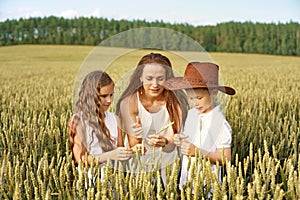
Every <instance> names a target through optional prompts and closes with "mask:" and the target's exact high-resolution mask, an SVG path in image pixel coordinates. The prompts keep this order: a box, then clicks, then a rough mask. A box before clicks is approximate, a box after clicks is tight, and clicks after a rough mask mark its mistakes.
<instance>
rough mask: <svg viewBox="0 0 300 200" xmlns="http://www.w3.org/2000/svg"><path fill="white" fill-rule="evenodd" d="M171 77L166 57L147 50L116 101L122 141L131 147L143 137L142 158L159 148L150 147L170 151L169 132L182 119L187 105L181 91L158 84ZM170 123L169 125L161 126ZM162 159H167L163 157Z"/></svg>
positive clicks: (172, 145)
mask: <svg viewBox="0 0 300 200" xmlns="http://www.w3.org/2000/svg"><path fill="white" fill-rule="evenodd" d="M173 77H174V74H173V71H172V65H171V62H170V60H169V59H168V58H167V57H165V56H163V55H161V54H159V53H150V54H147V55H145V56H143V57H142V59H141V60H140V61H139V63H138V65H137V67H136V69H135V71H134V72H133V74H132V76H131V79H130V83H129V85H128V87H127V88H126V89H125V91H124V92H123V94H122V95H121V97H120V99H119V101H118V103H117V108H116V109H117V114H118V115H119V116H120V117H121V120H122V123H123V124H124V128H125V132H126V133H127V138H126V145H128V146H129V147H133V146H135V145H136V144H140V143H142V140H144V144H145V147H146V150H147V151H146V156H143V157H142V159H143V160H144V161H149V159H148V158H149V157H150V156H151V154H152V156H153V157H157V156H158V154H157V155H153V152H154V151H156V153H157V150H159V148H154V147H162V150H163V151H164V152H169V153H170V152H172V151H173V150H174V147H175V145H174V143H173V136H174V134H175V133H179V132H180V129H181V126H182V125H183V123H184V120H185V117H186V114H187V107H186V106H187V105H188V103H187V100H186V97H185V95H184V93H183V92H182V91H168V90H165V89H164V87H163V86H162V85H163V83H164V82H165V81H166V80H167V79H170V78H173ZM136 117H138V121H137V122H136ZM139 121H140V122H139ZM171 124H172V126H169V128H166V129H164V127H166V126H167V127H168V125H171ZM162 129H164V130H162ZM151 149H152V150H154V151H151ZM147 154H148V157H147ZM164 155H165V156H168V155H167V154H164ZM172 159H174V157H172ZM162 160H163V161H166V162H169V161H170V160H168V159H164V158H163V159H162ZM173 161H174V160H171V162H173ZM150 163H153V162H150Z"/></svg>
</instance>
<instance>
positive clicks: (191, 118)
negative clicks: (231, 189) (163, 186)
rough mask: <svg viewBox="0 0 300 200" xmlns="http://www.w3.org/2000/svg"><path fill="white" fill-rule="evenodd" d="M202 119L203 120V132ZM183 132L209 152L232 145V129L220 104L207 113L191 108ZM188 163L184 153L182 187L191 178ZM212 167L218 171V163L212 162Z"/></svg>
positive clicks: (197, 145)
mask: <svg viewBox="0 0 300 200" xmlns="http://www.w3.org/2000/svg"><path fill="white" fill-rule="evenodd" d="M200 120H202V128H201V133H200ZM182 134H184V135H188V136H189V138H188V142H191V143H192V144H194V145H195V146H196V147H197V148H201V149H203V150H205V151H208V152H216V151H217V149H221V148H230V147H231V140H232V136H231V135H232V130H231V127H230V125H229V123H228V122H227V121H226V119H225V117H224V115H223V113H222V112H221V109H220V106H219V105H218V106H216V107H215V108H214V109H213V110H211V111H210V112H208V113H205V114H200V113H199V112H198V110H197V109H196V108H192V109H191V110H189V112H188V115H187V118H186V122H185V125H184V129H183V131H182ZM194 161H195V157H191V163H192V162H194ZM187 165H188V157H187V156H185V155H183V160H182V169H181V177H180V184H179V186H180V188H181V187H182V185H183V184H185V183H186V182H187V181H188V179H189V173H188V171H187ZM211 168H212V170H214V171H216V165H214V164H211ZM199 175H200V174H199ZM220 176H221V174H219V179H220V178H221V177H220ZM220 181H221V179H220Z"/></svg>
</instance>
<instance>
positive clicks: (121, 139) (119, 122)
mask: <svg viewBox="0 0 300 200" xmlns="http://www.w3.org/2000/svg"><path fill="white" fill-rule="evenodd" d="M115 116H116V119H117V123H118V127H117V129H118V144H117V146H118V147H124V139H123V135H122V124H121V120H120V118H119V117H118V116H117V115H115Z"/></svg>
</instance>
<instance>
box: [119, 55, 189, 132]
mask: <svg viewBox="0 0 300 200" xmlns="http://www.w3.org/2000/svg"><path fill="white" fill-rule="evenodd" d="M150 63H157V64H160V65H162V66H163V67H164V68H165V70H166V79H170V78H174V73H173V71H172V64H171V62H170V60H169V59H168V58H167V57H166V56H163V55H161V54H159V53H150V54H147V55H145V56H143V57H142V59H141V60H140V61H139V63H138V65H137V67H136V69H135V71H134V72H133V74H132V75H131V77H130V82H129V85H128V87H127V88H126V89H125V91H124V92H123V93H122V95H121V97H120V98H119V100H118V102H117V105H116V113H117V115H119V116H120V117H121V110H120V104H121V102H122V100H124V99H125V98H126V97H129V96H131V95H133V94H136V93H137V91H141V90H142V87H143V84H142V82H141V81H140V77H141V76H142V73H143V70H144V67H145V65H146V64H150ZM163 95H164V97H165V100H166V106H167V110H168V113H169V116H170V120H171V121H174V124H173V130H174V133H179V132H180V129H181V126H182V125H183V124H184V122H185V119H186V115H187V110H188V102H187V98H186V95H185V94H184V92H183V91H169V90H164V92H163ZM178 107H180V108H181V116H180V114H179V113H178V112H176V111H177V110H178Z"/></svg>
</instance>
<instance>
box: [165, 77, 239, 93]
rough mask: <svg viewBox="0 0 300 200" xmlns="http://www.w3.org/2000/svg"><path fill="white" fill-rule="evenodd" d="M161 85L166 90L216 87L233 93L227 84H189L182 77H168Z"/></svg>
mask: <svg viewBox="0 0 300 200" xmlns="http://www.w3.org/2000/svg"><path fill="white" fill-rule="evenodd" d="M163 86H164V87H165V88H166V89H167V90H182V89H196V88H211V89H218V90H220V91H221V92H224V93H226V94H228V95H234V94H235V90H234V89H233V88H231V87H228V86H219V85H201V84H191V83H189V82H188V81H186V80H185V79H184V78H183V77H175V78H171V79H168V80H167V81H165V83H164V84H163Z"/></svg>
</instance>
